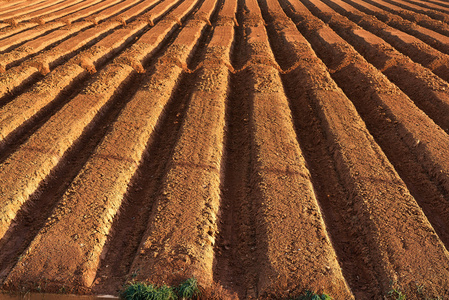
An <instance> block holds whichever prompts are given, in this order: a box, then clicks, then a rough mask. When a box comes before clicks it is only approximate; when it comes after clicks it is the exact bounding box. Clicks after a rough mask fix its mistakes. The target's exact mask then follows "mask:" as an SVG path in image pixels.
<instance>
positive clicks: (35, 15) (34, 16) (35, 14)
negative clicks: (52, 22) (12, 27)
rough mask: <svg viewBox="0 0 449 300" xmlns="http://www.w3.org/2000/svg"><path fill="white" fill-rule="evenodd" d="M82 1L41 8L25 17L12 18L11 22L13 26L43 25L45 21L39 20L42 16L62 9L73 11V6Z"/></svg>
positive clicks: (68, 1) (74, 0) (75, 0)
mask: <svg viewBox="0 0 449 300" xmlns="http://www.w3.org/2000/svg"><path fill="white" fill-rule="evenodd" d="M82 1H83V0H65V1H63V2H60V3H55V4H53V5H51V6H49V7H46V8H43V9H39V10H34V11H32V12H29V13H28V14H25V15H21V16H18V17H13V18H12V20H11V21H12V22H13V23H14V24H17V23H19V22H23V21H31V22H36V23H44V22H45V21H44V19H42V18H41V17H42V16H44V15H48V14H51V13H53V12H57V11H58V10H62V9H64V8H72V9H73V6H75V5H76V4H79V3H80V2H82ZM75 9H76V7H75Z"/></svg>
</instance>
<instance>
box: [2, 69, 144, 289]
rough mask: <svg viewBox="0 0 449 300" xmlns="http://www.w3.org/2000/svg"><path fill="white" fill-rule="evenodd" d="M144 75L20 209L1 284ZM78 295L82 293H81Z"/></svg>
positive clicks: (6, 243)
mask: <svg viewBox="0 0 449 300" xmlns="http://www.w3.org/2000/svg"><path fill="white" fill-rule="evenodd" d="M142 76H143V75H140V74H135V75H134V76H133V78H132V79H131V80H130V81H131V82H132V84H130V85H128V86H126V87H125V88H124V89H123V91H121V92H120V93H119V94H117V96H115V97H114V98H113V100H112V103H111V104H110V105H109V106H108V107H106V108H105V109H104V111H103V112H102V113H101V114H98V115H97V116H96V117H95V118H94V119H93V121H92V124H91V125H89V127H88V128H87V129H86V130H85V131H84V132H83V134H82V136H81V137H80V138H79V139H78V140H77V141H76V142H74V143H73V146H71V147H70V148H69V150H68V151H67V152H66V153H65V154H64V155H63V157H62V158H61V160H60V162H59V163H58V165H57V166H56V167H55V169H54V170H53V171H52V172H51V174H50V176H49V177H48V178H46V179H45V181H44V182H43V183H41V184H40V186H39V189H38V191H37V192H35V193H33V194H32V195H31V196H30V199H29V200H28V201H27V202H26V203H25V204H24V205H23V206H22V207H21V208H20V210H19V211H18V213H17V216H16V217H15V218H14V221H13V223H12V225H11V226H10V227H9V229H8V231H7V232H6V233H5V235H4V237H3V238H2V239H0V249H1V250H0V266H1V268H0V282H3V280H4V279H5V278H6V276H7V275H8V273H9V272H10V270H11V269H12V268H13V267H14V265H15V264H16V263H17V260H18V258H19V256H20V255H21V254H22V253H23V252H24V251H25V250H26V249H27V247H28V246H29V244H30V242H31V241H32V240H33V238H34V237H35V236H36V234H37V233H38V232H39V230H40V229H41V228H42V227H43V226H44V225H45V222H46V221H47V218H48V217H50V215H51V212H52V211H53V209H54V207H55V205H56V204H57V203H58V201H59V200H60V199H61V197H62V196H63V194H64V192H65V191H66V190H67V188H68V186H69V185H70V183H71V182H72V181H73V179H74V178H75V177H76V175H77V174H78V173H79V172H80V171H81V169H82V167H83V166H84V164H85V163H86V161H87V160H88V158H89V157H90V156H91V154H92V153H93V152H94V150H95V148H96V147H97V145H98V143H99V142H100V141H101V139H102V138H103V137H104V136H105V134H106V132H107V131H108V130H109V127H110V126H109V125H110V123H112V122H113V121H114V120H115V119H116V118H117V115H118V113H119V112H120V111H121V110H122V109H123V107H124V106H125V104H126V103H127V101H128V100H129V98H130V97H131V96H130V95H132V93H133V92H134V91H135V90H136V89H137V87H138V86H139V84H140V82H141V77H142ZM18 142H19V141H18ZM10 150H11V149H10ZM63 290H64V291H65V292H66V293H70V292H71V293H73V292H76V290H75V289H74V288H73V287H69V286H64V287H63ZM59 291H62V290H59ZM78 292H80V291H79V290H78ZM111 293H112V291H111Z"/></svg>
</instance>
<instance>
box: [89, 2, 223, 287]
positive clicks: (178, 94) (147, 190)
mask: <svg viewBox="0 0 449 300" xmlns="http://www.w3.org/2000/svg"><path fill="white" fill-rule="evenodd" d="M219 6H221V5H220V3H219V4H217V7H219ZM217 13H218V8H216V11H215V12H214V13H213V15H212V17H211V18H210V20H211V21H210V22H211V23H212V24H214V23H215V21H216V19H217ZM187 22H188V21H187ZM210 35H211V27H210V26H208V27H207V28H206V30H205V32H204V33H203V35H202V37H201V38H200V41H199V42H198V45H204V44H206V43H207V42H206V40H208V39H209V38H210ZM204 49H205V48H203V49H196V50H195V53H194V54H193V55H192V56H193V57H192V58H191V59H190V60H191V62H190V63H189V65H196V64H198V63H199V62H200V58H201V57H203V55H204V53H203V52H204ZM161 53H162V52H161ZM149 77H151V76H149ZM195 78H196V73H193V74H186V73H184V74H182V75H181V78H180V79H179V83H178V84H177V85H176V88H175V90H174V91H173V94H172V95H171V97H170V100H169V101H168V103H167V104H166V108H164V110H163V111H162V114H161V116H160V117H159V119H160V120H159V121H158V122H157V125H156V128H155V129H154V133H153V134H152V135H153V136H154V137H152V138H150V142H149V145H148V146H147V150H146V151H145V153H144V155H143V158H142V163H141V165H140V167H139V169H138V170H137V172H136V175H135V176H134V178H133V179H132V181H131V183H130V184H129V191H128V192H127V194H126V195H125V198H124V200H123V204H122V207H121V208H120V212H119V213H118V214H117V216H116V218H115V220H114V222H113V225H112V228H111V234H110V237H109V238H108V241H107V242H106V244H105V247H104V250H103V254H102V257H104V259H102V261H101V263H100V267H99V270H98V272H97V276H96V280H95V282H94V286H93V288H92V290H93V292H94V293H112V292H117V291H118V289H119V288H121V286H122V284H123V283H125V282H126V281H127V280H132V279H133V275H132V274H131V276H130V275H128V274H129V273H130V268H131V264H132V262H133V259H134V257H135V256H136V254H137V250H138V247H139V244H140V242H141V240H142V237H143V236H144V233H145V230H146V227H147V224H148V219H149V216H150V214H151V213H152V211H153V205H154V202H155V201H154V199H155V198H156V197H157V195H158V193H159V192H160V189H161V188H160V187H161V185H162V183H163V179H164V176H165V173H166V170H167V168H168V166H167V165H168V161H169V160H170V156H171V155H172V153H173V151H174V148H175V145H176V142H177V140H178V138H179V133H180V129H181V126H182V124H183V120H184V118H185V115H186V110H187V107H188V103H189V97H190V92H187V93H186V91H188V90H189V89H190V87H192V86H194V83H195V81H196V79H195ZM154 157H158V159H157V160H155V159H153V158H154ZM142 187H143V188H142ZM124 241H126V242H124Z"/></svg>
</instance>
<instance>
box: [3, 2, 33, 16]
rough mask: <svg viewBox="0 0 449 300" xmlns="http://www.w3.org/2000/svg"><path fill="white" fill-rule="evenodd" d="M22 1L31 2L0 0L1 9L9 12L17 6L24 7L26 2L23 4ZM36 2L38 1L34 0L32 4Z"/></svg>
mask: <svg viewBox="0 0 449 300" xmlns="http://www.w3.org/2000/svg"><path fill="white" fill-rule="evenodd" d="M23 2H28V5H31V3H29V1H26V0H21V1H1V4H2V11H3V13H7V12H10V11H12V10H16V9H17V8H19V7H25V5H26V4H23ZM38 2H39V1H36V2H34V4H36V3H38ZM41 2H42V1H41ZM21 3H22V4H21Z"/></svg>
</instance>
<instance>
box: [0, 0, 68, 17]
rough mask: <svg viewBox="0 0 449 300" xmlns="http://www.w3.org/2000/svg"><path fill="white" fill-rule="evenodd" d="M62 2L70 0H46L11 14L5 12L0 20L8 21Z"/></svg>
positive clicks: (0, 15)
mask: <svg viewBox="0 0 449 300" xmlns="http://www.w3.org/2000/svg"><path fill="white" fill-rule="evenodd" d="M64 1H70V0H55V1H51V0H46V1H42V2H39V3H35V4H33V5H30V6H27V7H21V8H20V9H16V10H14V11H12V12H7V13H2V14H0V19H1V20H5V21H6V20H10V19H12V18H15V17H18V16H22V15H24V14H27V13H30V12H33V11H35V10H38V9H42V8H45V7H49V6H52V5H55V4H58V3H61V2H64Z"/></svg>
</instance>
